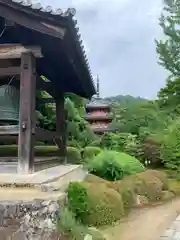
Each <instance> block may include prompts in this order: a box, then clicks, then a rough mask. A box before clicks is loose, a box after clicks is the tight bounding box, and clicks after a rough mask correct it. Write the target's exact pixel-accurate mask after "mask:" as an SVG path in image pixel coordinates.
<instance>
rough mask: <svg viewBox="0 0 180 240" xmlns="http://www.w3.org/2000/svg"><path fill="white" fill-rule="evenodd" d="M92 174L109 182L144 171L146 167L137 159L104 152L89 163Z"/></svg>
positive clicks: (117, 153) (113, 152) (126, 155)
mask: <svg viewBox="0 0 180 240" xmlns="http://www.w3.org/2000/svg"><path fill="white" fill-rule="evenodd" d="M87 168H88V170H89V172H90V173H92V174H94V175H97V176H99V177H101V178H104V179H106V180H109V181H115V180H120V179H122V178H123V177H124V176H127V175H130V174H135V173H138V172H142V171H144V166H143V165H142V164H141V163H140V161H139V160H137V159H136V158H134V157H132V156H130V155H128V154H125V153H120V152H115V151H103V152H101V153H99V154H98V155H97V156H95V157H94V158H93V159H92V160H91V161H88V163H87Z"/></svg>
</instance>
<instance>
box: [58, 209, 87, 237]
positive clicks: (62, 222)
mask: <svg viewBox="0 0 180 240" xmlns="http://www.w3.org/2000/svg"><path fill="white" fill-rule="evenodd" d="M57 231H58V233H59V234H61V235H62V234H63V236H64V237H67V238H68V239H72V240H83V239H84V236H85V235H86V232H87V229H86V228H85V227H84V226H83V225H81V224H80V223H79V222H77V221H76V218H75V216H74V214H73V213H72V212H71V211H70V210H69V209H68V207H65V206H63V207H61V216H60V217H59V218H58V219H57Z"/></svg>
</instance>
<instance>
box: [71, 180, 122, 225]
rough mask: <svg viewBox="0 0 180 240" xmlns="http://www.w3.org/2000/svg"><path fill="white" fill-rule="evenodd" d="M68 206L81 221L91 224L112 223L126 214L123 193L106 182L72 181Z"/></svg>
mask: <svg viewBox="0 0 180 240" xmlns="http://www.w3.org/2000/svg"><path fill="white" fill-rule="evenodd" d="M68 206H69V208H70V210H71V211H72V212H74V214H75V215H76V217H77V219H78V220H79V221H81V222H82V223H83V224H87V225H90V226H102V225H107V224H112V223H113V222H115V221H117V220H119V219H120V217H121V216H122V215H123V214H124V207H123V202H122V199H121V195H119V194H118V193H117V192H116V191H115V190H113V189H110V188H108V187H107V186H106V185H104V184H98V185H97V184H93V183H85V182H83V183H79V182H74V183H71V184H70V185H69V187H68Z"/></svg>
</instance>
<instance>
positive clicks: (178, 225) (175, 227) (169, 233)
mask: <svg viewBox="0 0 180 240" xmlns="http://www.w3.org/2000/svg"><path fill="white" fill-rule="evenodd" d="M160 240H180V215H179V216H178V217H177V218H176V219H175V220H174V221H173V222H172V224H171V226H170V227H169V228H168V229H167V230H166V231H165V233H164V234H163V235H162V236H161V238H160Z"/></svg>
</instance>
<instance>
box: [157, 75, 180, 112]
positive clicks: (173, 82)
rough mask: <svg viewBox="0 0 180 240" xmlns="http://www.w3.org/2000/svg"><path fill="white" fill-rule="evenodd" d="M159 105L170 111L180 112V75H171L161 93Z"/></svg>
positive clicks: (159, 94)
mask: <svg viewBox="0 0 180 240" xmlns="http://www.w3.org/2000/svg"><path fill="white" fill-rule="evenodd" d="M158 97H159V101H158V102H159V105H160V107H161V108H164V109H166V110H167V111H168V112H172V113H178V114H179V113H180V77H169V78H168V79H167V82H166V86H165V87H164V88H161V89H160V91H159V93H158Z"/></svg>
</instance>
